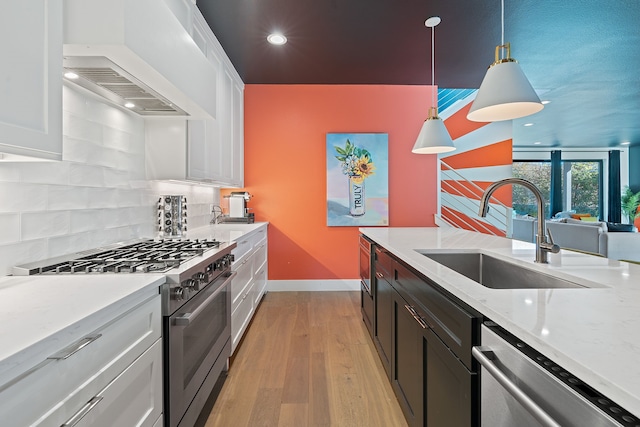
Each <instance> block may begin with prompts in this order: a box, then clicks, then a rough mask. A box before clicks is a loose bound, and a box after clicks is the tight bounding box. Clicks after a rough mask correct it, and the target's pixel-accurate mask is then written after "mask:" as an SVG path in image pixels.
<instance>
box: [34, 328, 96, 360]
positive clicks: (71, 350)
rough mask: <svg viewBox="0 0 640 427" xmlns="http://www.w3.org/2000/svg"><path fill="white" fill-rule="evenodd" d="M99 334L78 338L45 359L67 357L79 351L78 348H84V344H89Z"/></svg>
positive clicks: (62, 358)
mask: <svg viewBox="0 0 640 427" xmlns="http://www.w3.org/2000/svg"><path fill="white" fill-rule="evenodd" d="M101 336H102V334H92V335H87V336H86V337H84V338H82V339H80V340H78V341H77V342H75V343H73V344H71V345H70V346H68V347H66V348H63V349H62V350H60V351H59V352H57V353H55V354H52V355H51V356H49V357H47V359H54V360H64V359H68V358H69V357H70V356H71V355H72V354H75V353H77V352H79V351H80V350H82V349H83V348H85V347H86V346H88V345H89V344H91V343H92V342H94V341H95V340H97V339H98V338H100V337H101Z"/></svg>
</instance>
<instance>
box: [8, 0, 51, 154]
mask: <svg viewBox="0 0 640 427" xmlns="http://www.w3.org/2000/svg"><path fill="white" fill-rule="evenodd" d="M62 34H63V27H62V2H61V1H48V0H21V1H5V2H2V13H0V55H1V56H2V61H3V66H2V67H0V153H2V155H1V156H2V157H1V158H4V159H6V160H10V159H12V158H14V157H15V156H28V157H31V158H40V159H49V160H60V159H61V158H62Z"/></svg>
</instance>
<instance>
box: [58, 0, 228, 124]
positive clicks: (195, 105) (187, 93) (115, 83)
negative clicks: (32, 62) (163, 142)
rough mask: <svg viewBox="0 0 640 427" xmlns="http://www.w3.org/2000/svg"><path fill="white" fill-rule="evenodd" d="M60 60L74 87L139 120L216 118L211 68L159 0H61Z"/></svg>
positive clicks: (213, 71) (179, 24)
mask: <svg viewBox="0 0 640 427" xmlns="http://www.w3.org/2000/svg"><path fill="white" fill-rule="evenodd" d="M63 56H64V62H63V65H64V67H65V68H66V69H69V70H73V71H75V72H76V74H78V75H79V76H80V78H79V79H77V80H74V82H76V83H77V84H79V85H81V86H83V87H85V88H87V89H89V90H91V91H93V92H95V93H98V94H99V95H101V96H103V97H105V98H108V99H109V100H110V101H112V102H114V103H119V104H120V105H124V102H125V99H129V100H131V101H132V102H133V103H134V104H136V105H137V106H138V109H137V112H138V113H140V114H143V115H173V116H175V115H188V116H190V118H194V119H199V118H202V119H206V118H211V117H213V118H215V117H216V80H217V79H216V69H215V68H214V67H213V66H212V64H211V63H210V62H209V61H208V60H207V58H206V57H205V55H204V54H203V53H202V52H201V51H200V49H199V48H198V46H197V45H196V44H195V42H194V41H193V39H192V38H191V36H190V35H189V33H188V32H187V31H186V30H185V28H184V27H183V26H182V24H181V23H180V22H179V21H178V19H177V18H176V17H175V16H174V14H173V13H172V11H171V9H169V7H168V6H167V5H166V4H165V2H164V1H163V0H64V46H63ZM134 111H136V109H135V108H134Z"/></svg>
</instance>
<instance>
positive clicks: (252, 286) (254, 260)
mask: <svg viewBox="0 0 640 427" xmlns="http://www.w3.org/2000/svg"><path fill="white" fill-rule="evenodd" d="M236 244H237V246H236V248H235V249H234V250H233V251H232V254H233V255H234V257H235V261H234V263H233V265H232V267H231V268H232V269H233V270H234V271H235V272H236V277H234V278H233V281H232V282H231V353H232V354H233V352H234V351H235V349H236V347H237V346H238V344H239V343H240V340H241V339H242V336H243V335H244V333H245V331H246V329H247V327H248V326H249V323H250V322H251V319H252V318H253V315H254V313H255V311H256V309H257V308H258V305H259V304H260V301H261V300H262V296H263V295H264V294H265V292H266V287H267V225H266V224H265V225H264V226H262V227H260V228H259V229H257V230H255V231H254V232H252V233H248V234H246V235H244V236H242V237H241V238H240V239H238V240H237V241H236Z"/></svg>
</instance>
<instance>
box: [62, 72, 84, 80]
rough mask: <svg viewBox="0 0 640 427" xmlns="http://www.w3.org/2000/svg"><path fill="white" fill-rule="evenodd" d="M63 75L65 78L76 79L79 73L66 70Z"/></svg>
mask: <svg viewBox="0 0 640 427" xmlns="http://www.w3.org/2000/svg"><path fill="white" fill-rule="evenodd" d="M64 76H65V77H66V78H68V79H70V80H75V79H77V78H78V77H80V76H79V75H77V74H76V73H74V72H72V71H66V72H65V73H64Z"/></svg>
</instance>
